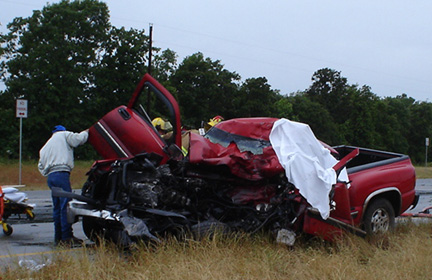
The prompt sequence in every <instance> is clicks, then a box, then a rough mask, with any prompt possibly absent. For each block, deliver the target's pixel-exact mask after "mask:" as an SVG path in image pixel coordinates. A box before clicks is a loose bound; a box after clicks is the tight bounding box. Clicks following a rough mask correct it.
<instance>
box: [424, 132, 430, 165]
mask: <svg viewBox="0 0 432 280" xmlns="http://www.w3.org/2000/svg"><path fill="white" fill-rule="evenodd" d="M425 144H426V156H425V167H427V163H428V158H427V156H428V147H429V138H428V137H427V138H426V139H425Z"/></svg>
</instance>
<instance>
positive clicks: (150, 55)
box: [147, 23, 153, 114]
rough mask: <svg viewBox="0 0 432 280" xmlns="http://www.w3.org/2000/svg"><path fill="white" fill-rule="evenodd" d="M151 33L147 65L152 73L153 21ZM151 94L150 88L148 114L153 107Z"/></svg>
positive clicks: (148, 71) (148, 70)
mask: <svg viewBox="0 0 432 280" xmlns="http://www.w3.org/2000/svg"><path fill="white" fill-rule="evenodd" d="M149 29H150V35H149V41H150V42H149V59H148V66H147V73H149V75H151V70H152V66H151V65H152V48H153V47H152V46H153V23H150V28H149ZM150 98H151V96H150V89H148V92H147V114H150V108H151V99H150Z"/></svg>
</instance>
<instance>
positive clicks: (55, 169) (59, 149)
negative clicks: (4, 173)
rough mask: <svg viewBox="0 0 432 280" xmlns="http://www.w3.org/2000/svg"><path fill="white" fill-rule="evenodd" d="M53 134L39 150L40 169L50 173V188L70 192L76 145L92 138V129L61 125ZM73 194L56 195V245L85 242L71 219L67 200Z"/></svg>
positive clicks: (55, 128) (53, 199) (48, 180)
mask: <svg viewBox="0 0 432 280" xmlns="http://www.w3.org/2000/svg"><path fill="white" fill-rule="evenodd" d="M52 133H53V135H52V136H51V138H50V139H49V140H48V141H47V142H46V143H45V145H44V146H43V147H42V149H41V150H40V151H39V164H38V169H39V171H40V173H41V174H42V175H43V176H45V177H48V179H47V182H48V186H49V188H50V189H51V190H52V188H53V187H58V188H61V189H63V190H64V191H67V192H72V188H71V184H70V172H71V171H72V169H73V167H74V158H73V148H76V147H78V146H80V145H82V144H84V143H85V142H86V141H87V139H88V129H86V130H84V131H82V132H80V133H74V132H70V131H66V128H65V127H64V126H62V125H57V126H55V127H54V129H53V131H52ZM69 200H70V199H69V198H66V197H54V196H52V201H53V219H54V230H55V234H54V243H55V245H60V244H63V245H69V246H74V245H78V244H82V240H81V239H78V238H76V237H75V236H74V235H73V232H72V224H69V223H68V222H67V204H68V202H69Z"/></svg>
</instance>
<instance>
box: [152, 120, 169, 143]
mask: <svg viewBox="0 0 432 280" xmlns="http://www.w3.org/2000/svg"><path fill="white" fill-rule="evenodd" d="M152 125H153V126H154V127H155V128H156V130H157V131H158V132H159V134H160V135H161V137H162V138H163V139H169V138H170V137H171V136H172V133H173V132H172V130H173V127H172V125H171V123H170V122H169V121H165V120H164V119H162V118H161V117H157V118H154V119H153V120H152Z"/></svg>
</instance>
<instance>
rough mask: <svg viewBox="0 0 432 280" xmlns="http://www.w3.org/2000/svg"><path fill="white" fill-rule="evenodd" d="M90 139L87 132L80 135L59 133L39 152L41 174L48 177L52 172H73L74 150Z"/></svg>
mask: <svg viewBox="0 0 432 280" xmlns="http://www.w3.org/2000/svg"><path fill="white" fill-rule="evenodd" d="M87 139H88V132H87V131H86V130H84V131H82V132H80V133H74V132H70V131H57V132H55V133H54V134H53V135H52V136H51V138H50V139H49V140H48V141H47V142H46V143H45V145H44V146H43V147H42V149H41V150H40V151H39V164H38V169H39V172H40V173H41V174H42V175H43V176H48V175H49V174H50V173H52V172H58V171H67V172H71V171H72V169H73V168H74V156H73V148H76V147H78V146H79V145H82V144H84V143H85V142H86V141H87Z"/></svg>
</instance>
